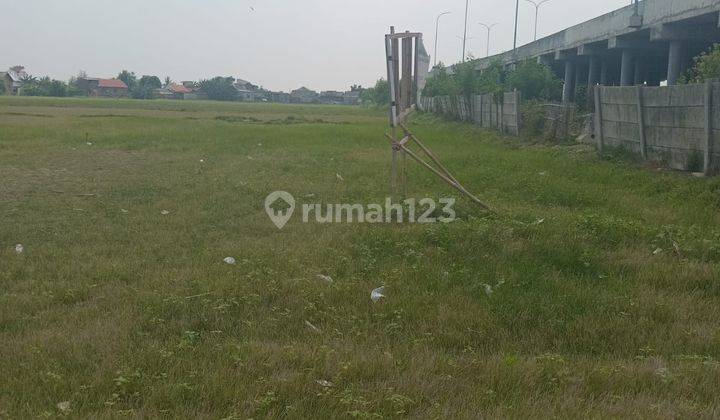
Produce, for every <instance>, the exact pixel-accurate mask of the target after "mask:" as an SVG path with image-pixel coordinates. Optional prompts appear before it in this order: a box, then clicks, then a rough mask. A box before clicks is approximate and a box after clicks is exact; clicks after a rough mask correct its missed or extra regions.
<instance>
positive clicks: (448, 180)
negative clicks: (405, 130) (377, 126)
mask: <svg viewBox="0 0 720 420" xmlns="http://www.w3.org/2000/svg"><path fill="white" fill-rule="evenodd" d="M385 136H386V137H387V138H388V139H389V140H391V141H392V137H390V136H389V135H387V134H385ZM400 148H402V149H403V150H404V151H405V153H407V154H408V155H409V156H410V157H411V158H413V159H414V160H415V161H416V162H417V163H419V164H420V165H422V166H424V167H425V168H427V169H428V170H430V171H431V172H432V173H434V174H435V175H437V176H438V177H439V178H440V179H442V180H443V181H445V182H446V183H447V184H448V185H450V186H451V187H453V188H455V189H456V190H458V191H460V192H461V193H462V194H464V195H465V196H466V197H468V198H469V199H471V200H472V201H474V202H475V204H477V205H479V206H480V207H482V208H483V209H484V210H487V211H492V210H491V209H490V207H488V206H487V205H486V204H485V203H483V202H482V201H480V199H479V198H477V197H475V196H474V195H472V194H471V193H470V192H469V191H468V190H466V189H465V188H464V187H463V186H462V185H460V184H458V183H457V182H456V181H453V180H451V179H450V178H448V177H447V176H445V174H443V173H442V172H440V171H439V170H437V169H435V168H433V167H432V165H430V164H429V163H427V162H425V161H424V160H422V159H421V158H420V157H419V156H418V155H416V154H415V153H414V152H413V151H412V150H410V149H408V148H407V147H405V145H402V144H400Z"/></svg>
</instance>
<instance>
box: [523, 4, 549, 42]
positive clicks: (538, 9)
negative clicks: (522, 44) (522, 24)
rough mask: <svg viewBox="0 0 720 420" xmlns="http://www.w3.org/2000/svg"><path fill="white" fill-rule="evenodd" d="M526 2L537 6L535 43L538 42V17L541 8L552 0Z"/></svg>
mask: <svg viewBox="0 0 720 420" xmlns="http://www.w3.org/2000/svg"><path fill="white" fill-rule="evenodd" d="M525 1H526V2H528V3H530V4H532V5H533V6H535V39H534V40H535V41H537V34H538V16H539V15H540V6H542V5H543V4H545V3H547V2H549V1H550V0H540V1H538V0H525Z"/></svg>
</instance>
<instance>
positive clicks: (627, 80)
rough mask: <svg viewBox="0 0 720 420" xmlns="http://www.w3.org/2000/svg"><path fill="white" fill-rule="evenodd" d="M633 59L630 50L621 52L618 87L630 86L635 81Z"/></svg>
mask: <svg viewBox="0 0 720 420" xmlns="http://www.w3.org/2000/svg"><path fill="white" fill-rule="evenodd" d="M634 58H635V53H634V52H633V51H632V50H629V49H625V50H623V52H622V63H621V65H620V86H632V84H633V81H634V79H635V69H634V66H633V64H634V62H635V60H634Z"/></svg>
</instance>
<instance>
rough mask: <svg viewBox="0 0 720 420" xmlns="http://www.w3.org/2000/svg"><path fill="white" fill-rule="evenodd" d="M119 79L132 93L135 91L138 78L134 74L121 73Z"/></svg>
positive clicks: (124, 71) (125, 71)
mask: <svg viewBox="0 0 720 420" xmlns="http://www.w3.org/2000/svg"><path fill="white" fill-rule="evenodd" d="M117 78H118V79H119V80H122V81H123V82H124V83H125V84H126V85H127V87H128V90H129V91H130V92H132V91H133V90H134V89H135V85H136V84H137V76H135V73H134V72H129V71H127V70H123V71H121V72H120V74H118V76H117Z"/></svg>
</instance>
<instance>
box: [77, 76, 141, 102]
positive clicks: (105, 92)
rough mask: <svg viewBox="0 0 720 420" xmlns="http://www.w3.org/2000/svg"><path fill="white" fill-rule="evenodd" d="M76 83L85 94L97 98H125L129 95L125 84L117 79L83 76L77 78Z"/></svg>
mask: <svg viewBox="0 0 720 420" xmlns="http://www.w3.org/2000/svg"><path fill="white" fill-rule="evenodd" d="M77 85H78V87H79V88H80V89H81V90H82V91H83V92H85V95H87V96H93V97H97V98H127V97H128V96H130V91H129V89H128V87H127V85H126V84H125V82H123V81H122V80H119V79H98V78H94V77H84V78H81V79H78V81H77Z"/></svg>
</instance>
